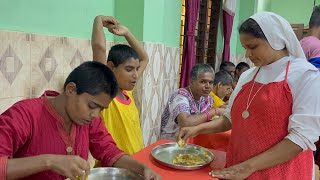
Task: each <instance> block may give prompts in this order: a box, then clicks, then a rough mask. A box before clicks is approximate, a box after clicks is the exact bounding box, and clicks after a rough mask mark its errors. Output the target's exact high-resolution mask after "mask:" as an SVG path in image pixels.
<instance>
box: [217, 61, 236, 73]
mask: <svg viewBox="0 0 320 180" xmlns="http://www.w3.org/2000/svg"><path fill="white" fill-rule="evenodd" d="M231 66H232V67H235V65H234V64H233V63H232V62H230V61H223V62H222V63H221V64H220V70H223V71H228V69H227V68H228V67H231Z"/></svg>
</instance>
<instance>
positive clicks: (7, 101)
mask: <svg viewBox="0 0 320 180" xmlns="http://www.w3.org/2000/svg"><path fill="white" fill-rule="evenodd" d="M26 98H28V97H11V98H0V104H1V106H0V114H1V113H3V112H4V111H5V110H7V109H8V108H9V107H11V106H12V105H13V104H14V103H16V102H18V101H21V100H23V99H26Z"/></svg>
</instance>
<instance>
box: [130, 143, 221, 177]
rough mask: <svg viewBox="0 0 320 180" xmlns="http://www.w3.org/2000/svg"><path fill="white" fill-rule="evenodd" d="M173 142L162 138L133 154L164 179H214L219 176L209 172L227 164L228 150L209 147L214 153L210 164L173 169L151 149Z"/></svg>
mask: <svg viewBox="0 0 320 180" xmlns="http://www.w3.org/2000/svg"><path fill="white" fill-rule="evenodd" d="M169 142H172V141H170V140H164V139H160V140H158V141H157V142H155V143H153V144H151V145H149V146H147V147H145V148H144V149H142V150H141V151H139V152H136V153H135V154H133V155H132V157H133V158H134V159H136V160H137V161H139V162H142V163H144V164H146V165H147V166H149V167H150V168H151V169H153V170H154V171H155V172H157V173H158V174H160V175H161V177H162V179H163V180H191V179H192V180H197V179H201V180H206V179H208V180H214V179H217V178H212V177H211V176H209V172H210V171H211V170H212V169H220V168H223V167H224V166H225V163H226V152H223V151H218V150H214V149H209V150H210V151H211V152H212V153H213V154H214V158H213V161H212V162H211V163H210V164H209V165H208V166H205V167H203V168H200V169H196V170H178V169H173V168H170V167H167V166H164V165H162V164H159V163H158V162H157V161H156V160H155V159H154V158H153V157H152V155H151V151H152V149H153V148H154V147H156V146H158V145H161V144H165V143H169Z"/></svg>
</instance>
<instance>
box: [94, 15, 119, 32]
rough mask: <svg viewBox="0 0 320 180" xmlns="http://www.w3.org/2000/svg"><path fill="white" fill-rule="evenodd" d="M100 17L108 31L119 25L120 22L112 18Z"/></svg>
mask: <svg viewBox="0 0 320 180" xmlns="http://www.w3.org/2000/svg"><path fill="white" fill-rule="evenodd" d="M99 17H100V18H101V21H102V24H103V27H106V28H108V29H109V28H111V27H113V26H115V25H118V24H119V21H118V20H116V19H115V18H114V17H112V16H99Z"/></svg>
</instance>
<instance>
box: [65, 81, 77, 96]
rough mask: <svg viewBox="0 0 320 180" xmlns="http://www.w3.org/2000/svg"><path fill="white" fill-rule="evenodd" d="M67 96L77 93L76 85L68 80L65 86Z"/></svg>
mask: <svg viewBox="0 0 320 180" xmlns="http://www.w3.org/2000/svg"><path fill="white" fill-rule="evenodd" d="M65 93H66V95H67V96H69V95H73V94H77V85H76V84H75V83H74V82H69V83H68V84H67V86H66V88H65Z"/></svg>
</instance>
